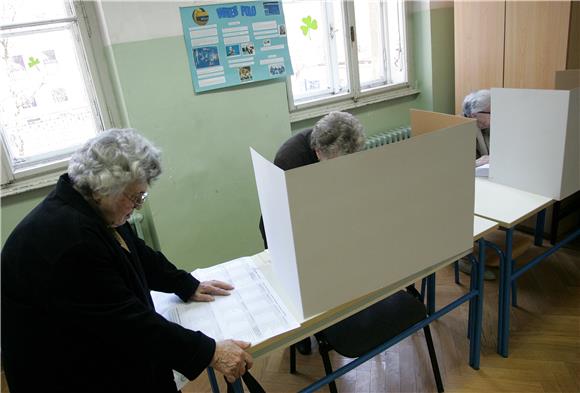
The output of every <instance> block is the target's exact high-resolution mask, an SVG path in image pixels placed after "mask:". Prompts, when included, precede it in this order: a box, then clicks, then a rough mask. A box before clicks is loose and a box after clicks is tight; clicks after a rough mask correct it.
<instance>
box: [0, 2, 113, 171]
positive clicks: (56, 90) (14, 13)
mask: <svg viewBox="0 0 580 393" xmlns="http://www.w3.org/2000/svg"><path fill="white" fill-rule="evenodd" d="M23 4H26V5H27V6H26V7H24V5H23ZM69 6H70V3H69V2H67V1H54V0H51V1H39V2H36V1H14V0H10V1H7V2H5V1H3V3H2V7H4V8H5V9H9V10H10V12H11V13H10V18H9V19H10V21H9V24H8V26H6V24H4V25H3V28H2V30H0V51H1V52H0V86H2V89H0V131H1V132H2V141H3V143H4V145H5V150H6V152H7V156H8V160H7V161H8V163H9V165H10V173H11V175H10V174H9V177H15V175H16V174H18V173H20V172H22V171H26V170H27V169H29V168H38V167H42V166H43V165H47V164H51V163H53V162H57V161H61V160H63V159H66V158H68V156H69V155H70V153H72V152H73V151H74V150H76V149H77V148H78V147H79V146H80V145H82V144H83V143H84V142H85V141H86V140H87V139H89V138H92V137H93V136H95V135H96V133H97V132H99V131H100V130H102V129H103V122H102V119H101V116H100V113H99V110H98V106H97V100H96V93H95V91H94V87H93V84H92V79H91V77H90V73H89V69H88V64H87V61H86V57H85V52H84V48H83V45H82V39H81V36H80V31H79V26H78V22H77V20H76V15H75V14H74V11H73V9H72V8H69ZM49 17H53V18H60V17H64V18H69V19H68V20H67V21H63V20H62V18H61V19H60V21H58V20H44V21H39V20H38V19H39V18H49ZM3 18H4V19H3V22H2V23H5V20H6V19H7V18H6V16H5V15H4V16H3ZM30 21H35V22H34V23H29V22H30ZM13 22H19V23H13Z"/></svg>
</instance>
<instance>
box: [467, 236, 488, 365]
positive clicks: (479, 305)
mask: <svg viewBox="0 0 580 393" xmlns="http://www.w3.org/2000/svg"><path fill="white" fill-rule="evenodd" d="M477 242H478V244H479V255H478V261H477V275H476V277H472V279H474V278H477V280H476V283H475V289H476V290H477V300H476V301H475V313H474V320H473V322H472V324H473V334H472V336H471V341H470V345H472V346H473V350H472V359H471V360H470V365H471V367H473V368H474V369H475V370H479V360H480V354H481V325H482V323H483V273H484V271H485V240H484V239H483V238H482V239H479V240H478V241H477ZM472 271H473V268H472Z"/></svg>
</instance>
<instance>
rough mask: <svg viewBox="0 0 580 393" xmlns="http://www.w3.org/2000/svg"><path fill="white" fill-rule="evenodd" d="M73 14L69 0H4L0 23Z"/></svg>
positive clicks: (65, 16)
mask: <svg viewBox="0 0 580 393" xmlns="http://www.w3.org/2000/svg"><path fill="white" fill-rule="evenodd" d="M71 16H73V11H72V7H71V2H70V1H67V0H2V1H0V25H13V24H22V23H31V22H38V21H45V20H52V19H62V18H67V17H71Z"/></svg>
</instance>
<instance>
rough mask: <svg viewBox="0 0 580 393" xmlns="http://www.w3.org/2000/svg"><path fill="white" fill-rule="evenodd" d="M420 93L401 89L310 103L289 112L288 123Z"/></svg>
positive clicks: (410, 89) (411, 89)
mask: <svg viewBox="0 0 580 393" xmlns="http://www.w3.org/2000/svg"><path fill="white" fill-rule="evenodd" d="M419 93H420V91H419V90H418V89H415V88H413V87H406V88H403V89H397V90H391V91H387V92H384V93H380V94H373V95H367V96H362V97H359V98H358V99H357V100H354V99H353V98H352V97H348V98H343V99H341V100H338V101H335V102H331V103H329V102H326V103H323V104H317V103H311V104H304V105H303V106H302V107H298V108H297V109H295V110H294V111H292V112H290V122H292V123H293V122H297V121H300V120H305V119H311V118H314V117H320V116H324V115H326V114H327V113H328V112H332V111H343V110H348V109H354V108H360V107H363V106H366V105H370V104H376V103H378V102H385V101H389V100H393V99H396V98H401V97H408V96H413V95H417V94H419Z"/></svg>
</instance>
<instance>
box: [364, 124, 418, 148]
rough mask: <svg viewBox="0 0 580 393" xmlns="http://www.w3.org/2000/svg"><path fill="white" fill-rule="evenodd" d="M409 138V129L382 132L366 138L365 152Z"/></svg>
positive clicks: (404, 127)
mask: <svg viewBox="0 0 580 393" xmlns="http://www.w3.org/2000/svg"><path fill="white" fill-rule="evenodd" d="M410 137H411V127H407V126H403V127H397V128H393V129H392V130H388V131H383V132H380V133H378V134H375V135H372V136H370V137H368V138H367V141H366V143H365V150H368V149H372V148H373V147H378V146H382V145H387V144H389V143H394V142H398V141H402V140H404V139H409V138H410Z"/></svg>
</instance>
